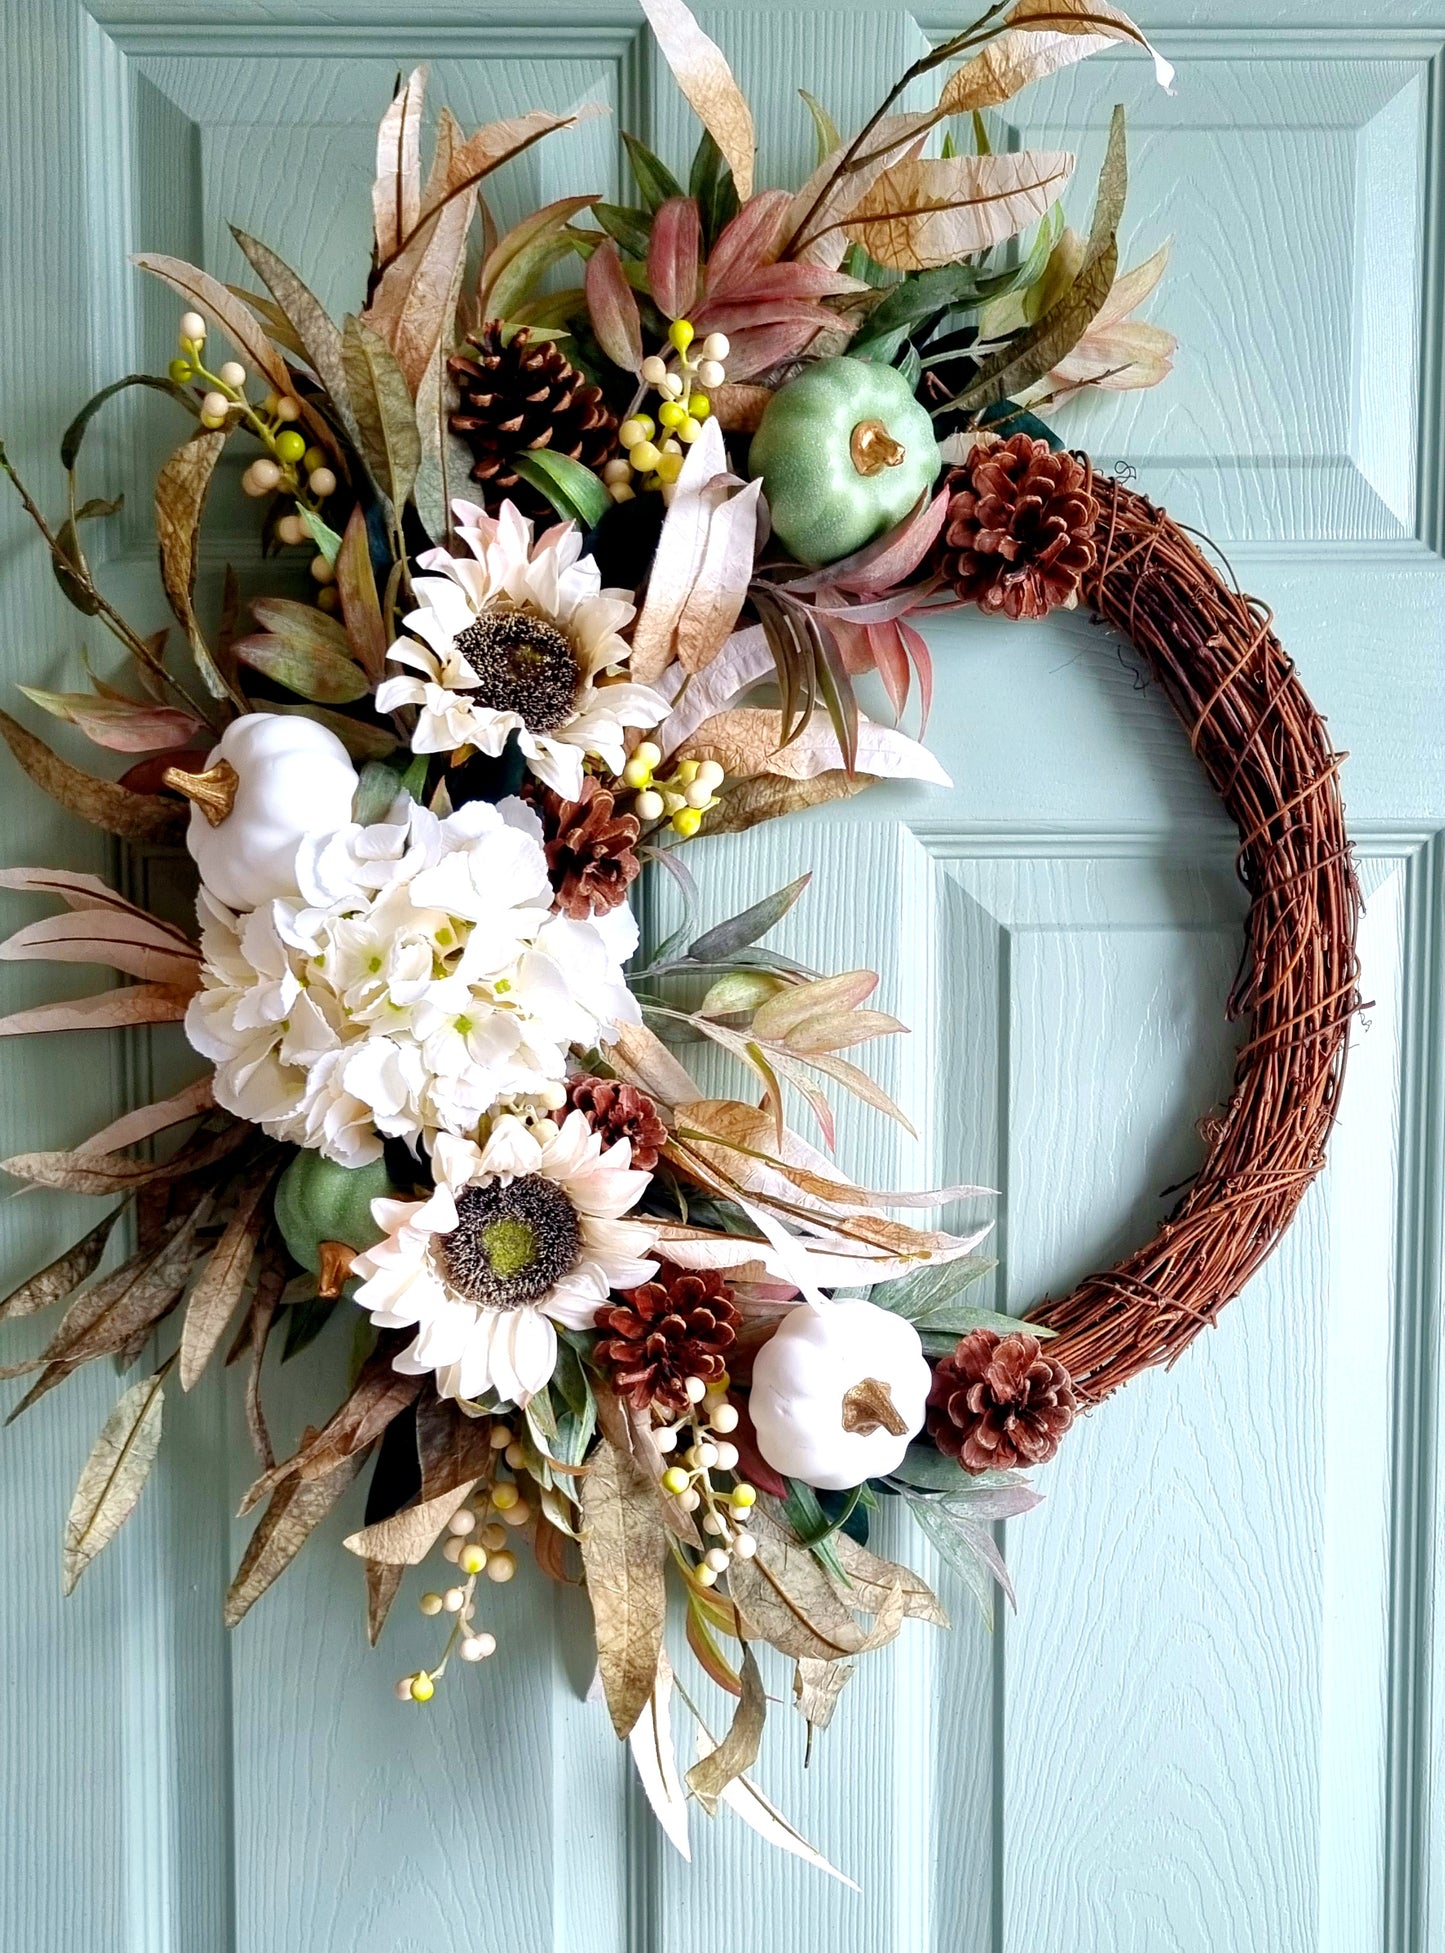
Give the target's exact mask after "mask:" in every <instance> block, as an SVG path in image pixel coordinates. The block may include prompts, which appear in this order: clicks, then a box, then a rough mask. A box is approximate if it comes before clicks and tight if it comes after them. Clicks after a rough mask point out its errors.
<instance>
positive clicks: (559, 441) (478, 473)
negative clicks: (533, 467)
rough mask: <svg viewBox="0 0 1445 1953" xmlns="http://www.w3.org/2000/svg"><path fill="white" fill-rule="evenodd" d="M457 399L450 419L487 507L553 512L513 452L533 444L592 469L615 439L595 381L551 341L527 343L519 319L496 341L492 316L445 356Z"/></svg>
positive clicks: (614, 425) (614, 429)
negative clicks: (515, 463) (505, 338)
mask: <svg viewBox="0 0 1445 1953" xmlns="http://www.w3.org/2000/svg"><path fill="white" fill-rule="evenodd" d="M447 371H448V372H449V373H450V374H451V376H452V378H453V380H455V381H456V384H457V392H458V401H457V405H456V408H455V409H454V410H453V412H452V414H451V416H450V419H449V421H448V425H449V426H450V428H451V430H452V432H453V434H455V435H456V436H457V438H458V439H459V440H461V441H463V442H465V444H466V445H467V447H469V448H470V449H471V451H472V454H473V456H474V460H473V463H472V480H473V481H476V482H480V483H481V485H482V500H483V502H484V503H485V504H486V506H487V508H488V510H489V511H490V512H492V513H493V514H495V513H496V511H497V509H498V508H499V507H500V506H501V504H502V503H503V502H504V501H507V500H510V501H513V502H515V503H516V504H517V505H518V507H519V508H521V509H522V511H523V513H524V514H528V515H540V514H543V513H545V514H546V515H547V516H548V517H551V516H552V513H553V511H552V508H551V505H550V503H548V502H547V501H546V500H545V499H544V498H543V497H542V496H541V495H539V494H538V493H537V492H536V490H535V489H533V488H531V487H529V486H528V484H527V483H526V482H523V481H521V480H520V479H519V477H518V475H517V472H516V470H515V468H513V467H512V465H511V463H512V457H513V456H514V455H517V454H523V453H526V452H527V451H529V450H530V449H533V448H548V449H550V450H551V452H552V453H553V454H565V455H569V456H570V457H571V459H572V460H573V461H580V462H581V463H582V465H583V467H584V468H597V467H600V466H601V464H602V463H603V462H604V461H605V460H606V459H607V457H608V455H609V454H610V453H611V452H612V449H613V447H614V445H615V437H616V433H617V420H616V417H615V415H614V414H613V413H612V410H611V409H610V408H609V407H608V405H607V403H606V402H605V401H604V399H603V398H602V389H601V388H600V387H595V386H593V385H592V384H591V383H590V382H589V381H588V380H587V378H586V377H585V375H583V374H581V373H579V372H578V371H577V369H576V367H574V366H573V365H571V364H570V362H569V361H568V359H567V357H566V355H565V354H564V353H562V352H561V351H560V350H559V349H558V346H557V343H556V341H555V340H552V339H539V340H537V342H536V343H535V344H533V343H532V336H531V333H530V331H529V330H528V328H527V327H526V326H518V327H517V329H516V331H515V332H514V333H513V335H512V337H511V339H510V341H509V342H508V343H507V344H506V345H503V344H502V328H501V324H500V322H499V321H498V320H495V319H493V320H490V321H489V322H488V323H487V324H486V325H484V326H483V327H482V329H481V331H480V332H479V333H476V334H474V335H473V336H472V338H471V339H469V340H468V342H467V345H466V348H465V350H464V351H462V352H460V353H454V354H453V355H452V357H451V358H450V359H449V360H448V361H447Z"/></svg>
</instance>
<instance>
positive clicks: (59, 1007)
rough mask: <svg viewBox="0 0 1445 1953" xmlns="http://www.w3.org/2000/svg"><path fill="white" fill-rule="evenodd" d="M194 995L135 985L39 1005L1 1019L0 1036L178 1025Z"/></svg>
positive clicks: (171, 988)
mask: <svg viewBox="0 0 1445 1953" xmlns="http://www.w3.org/2000/svg"><path fill="white" fill-rule="evenodd" d="M191 994H192V993H191V991H190V990H183V989H181V988H180V987H179V986H178V985H175V984H170V983H132V984H127V985H125V986H124V987H123V988H122V989H119V990H102V991H101V992H100V993H99V995H98V996H94V997H77V998H75V999H74V1000H73V1001H70V1002H66V1003H55V1004H36V1005H35V1007H34V1008H33V1009H31V1010H17V1011H12V1012H11V1014H10V1015H9V1016H8V1017H0V1037H5V1038H13V1037H24V1036H27V1035H29V1034H30V1033H31V1032H35V1031H108V1030H112V1029H114V1028H115V1027H116V1026H117V1025H121V1024H178V1023H179V1022H180V1020H181V1019H182V1018H183V1017H184V1016H185V1014H186V1005H187V1004H188V1003H189V1002H190V1000H191Z"/></svg>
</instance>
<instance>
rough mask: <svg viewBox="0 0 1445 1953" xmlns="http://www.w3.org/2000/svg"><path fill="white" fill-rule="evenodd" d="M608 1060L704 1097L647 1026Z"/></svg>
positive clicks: (650, 1089) (682, 1095) (613, 1049)
mask: <svg viewBox="0 0 1445 1953" xmlns="http://www.w3.org/2000/svg"><path fill="white" fill-rule="evenodd" d="M607 1057H608V1061H609V1063H610V1064H611V1065H612V1068H613V1070H614V1071H616V1072H617V1074H618V1076H619V1077H621V1078H625V1079H627V1081H628V1082H629V1083H630V1084H632V1085H637V1086H640V1087H641V1089H642V1090H643V1091H644V1092H646V1093H647V1094H648V1096H649V1097H650V1098H653V1099H655V1100H656V1101H657V1103H658V1104H659V1105H660V1106H662V1107H664V1108H667V1107H671V1106H675V1105H686V1104H688V1103H689V1101H691V1100H693V1099H697V1098H700V1097H701V1096H702V1094H701V1091H700V1089H699V1087H698V1083H697V1080H696V1079H695V1078H694V1077H693V1076H692V1075H691V1073H690V1072H689V1071H688V1070H687V1068H686V1066H684V1065H682V1064H680V1063H679V1062H678V1060H677V1059H676V1058H675V1057H674V1056H673V1055H672V1053H671V1052H670V1051H669V1050H668V1048H667V1046H666V1045H665V1044H664V1043H663V1042H662V1040H661V1038H659V1037H657V1036H656V1035H655V1034H654V1033H653V1032H652V1031H649V1030H648V1029H647V1027H646V1025H644V1024H624V1025H623V1026H622V1027H621V1030H620V1032H619V1034H618V1036H617V1039H616V1041H615V1042H614V1043H612V1044H610V1045H608V1047H607ZM6 1170H7V1171H8V1170H9V1167H8V1162H7V1163H6Z"/></svg>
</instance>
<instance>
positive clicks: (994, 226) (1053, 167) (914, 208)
mask: <svg viewBox="0 0 1445 1953" xmlns="http://www.w3.org/2000/svg"><path fill="white" fill-rule="evenodd" d="M1073 169H1074V159H1073V157H1072V156H1069V155H1065V154H1064V153H1062V152H1061V151H1057V150H1019V151H1013V150H1008V151H999V152H996V153H995V154H994V155H991V156H935V157H923V156H920V157H915V158H910V159H908V160H906V161H904V162H901V163H895V164H894V165H893V167H892V168H891V169H888V170H885V171H884V173H883V174H882V176H880V177H879V178H878V180H877V182H876V183H875V184H873V186H872V187H871V189H869V190H868V191H867V192H866V193H865V194H864V195H863V196H862V197H860V198H859V200H858V202H857V203H856V204H855V205H854V206H853V207H852V210H851V211H850V213H849V215H848V217H847V218H846V220H845V221H844V223H843V229H844V230H845V231H846V233H847V235H848V236H849V237H851V238H852V239H853V240H854V241H855V243H858V244H861V245H862V246H863V248H864V250H865V251H867V252H868V254H869V256H870V257H872V258H874V259H876V260H877V262H878V263H879V264H882V265H886V266H888V268H889V269H890V270H893V271H926V270H928V269H930V268H931V267H933V266H935V265H943V264H954V263H956V262H957V261H958V259H960V258H963V257H968V256H970V255H971V254H972V253H974V252H976V251H986V250H988V249H989V247H990V246H991V245H994V244H1001V243H1002V242H1003V241H1004V240H1005V239H1006V238H1010V237H1017V235H1018V234H1019V232H1020V231H1022V230H1026V229H1027V228H1028V226H1029V225H1030V224H1035V223H1037V222H1038V220H1039V219H1040V218H1041V217H1042V216H1044V214H1045V213H1046V212H1047V210H1048V209H1049V206H1050V205H1051V204H1053V203H1055V202H1057V200H1058V198H1059V197H1060V195H1061V194H1062V192H1063V188H1064V185H1065V184H1066V183H1067V182H1068V180H1069V178H1070V176H1071V175H1072V174H1073Z"/></svg>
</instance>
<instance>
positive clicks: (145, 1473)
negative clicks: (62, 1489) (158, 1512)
mask: <svg viewBox="0 0 1445 1953" xmlns="http://www.w3.org/2000/svg"><path fill="white" fill-rule="evenodd" d="M164 1386H165V1372H164V1371H158V1372H157V1373H156V1375H155V1376H153V1377H142V1378H141V1380H140V1382H139V1383H135V1384H132V1385H131V1387H130V1389H129V1390H127V1391H126V1393H125V1395H124V1396H123V1397H122V1398H121V1400H120V1402H119V1403H118V1404H117V1405H116V1407H115V1409H114V1410H113V1411H112V1412H111V1414H110V1416H109V1417H108V1418H107V1419H106V1420H105V1424H104V1425H103V1427H102V1429H101V1433H100V1436H99V1437H98V1438H97V1439H96V1441H95V1447H94V1449H93V1450H92V1451H91V1454H90V1456H89V1457H88V1458H87V1459H86V1461H85V1469H84V1471H82V1472H81V1474H80V1483H79V1484H78V1485H77V1486H76V1488H75V1497H74V1498H73V1499H72V1500H71V1503H70V1511H69V1513H68V1515H67V1517H66V1521H65V1555H64V1560H63V1579H62V1584H63V1586H64V1589H65V1592H66V1593H68V1594H69V1593H73V1592H74V1590H75V1583H76V1581H77V1580H79V1578H80V1576H81V1574H82V1573H84V1571H85V1569H86V1568H87V1567H88V1566H89V1565H90V1563H91V1561H92V1560H93V1559H94V1558H95V1556H96V1554H97V1553H99V1552H100V1551H101V1550H102V1548H103V1547H106V1546H108V1545H109V1544H110V1542H111V1540H112V1539H114V1538H115V1535H116V1534H117V1533H118V1532H119V1531H120V1528H121V1527H122V1526H123V1525H124V1524H125V1522H126V1520H127V1519H128V1518H129V1517H130V1515H131V1513H132V1512H133V1511H134V1510H135V1503H136V1500H137V1499H138V1498H139V1497H140V1495H141V1489H142V1487H143V1486H144V1484H145V1482H146V1479H147V1478H148V1477H149V1476H150V1469H151V1466H152V1465H153V1464H154V1463H155V1458H156V1452H157V1450H158V1448H159V1446H160V1441H161V1408H162V1405H163V1402H164Z"/></svg>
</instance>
